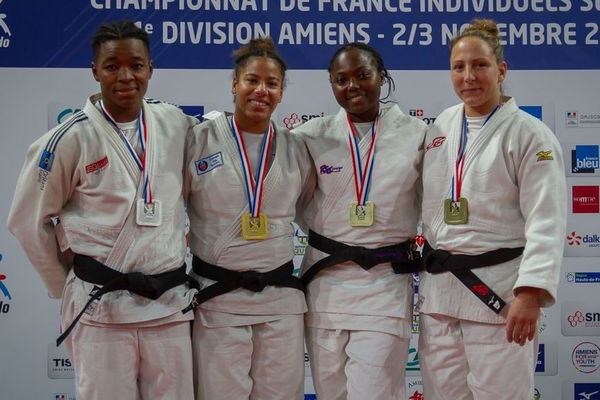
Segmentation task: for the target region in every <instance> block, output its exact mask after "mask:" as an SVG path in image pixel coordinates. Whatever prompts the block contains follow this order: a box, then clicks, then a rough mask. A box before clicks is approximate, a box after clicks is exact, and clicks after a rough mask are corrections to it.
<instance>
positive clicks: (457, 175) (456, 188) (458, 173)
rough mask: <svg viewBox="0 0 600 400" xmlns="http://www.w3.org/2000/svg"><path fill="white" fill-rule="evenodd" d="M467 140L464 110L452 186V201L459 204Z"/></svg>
mask: <svg viewBox="0 0 600 400" xmlns="http://www.w3.org/2000/svg"><path fill="white" fill-rule="evenodd" d="M498 108H500V106H499V105H498V106H496V108H494V110H493V111H492V112H491V113H490V115H488V116H487V118H486V119H485V121H484V122H483V125H482V126H485V124H487V122H488V121H489V120H490V118H492V115H494V113H495V112H496V110H498ZM467 139H468V128H467V117H466V115H465V112H464V110H463V117H462V132H461V135H460V143H459V144H458V154H457V156H456V162H455V163H454V175H453V176H452V184H451V188H450V189H451V199H452V201H453V202H455V203H458V201H459V199H460V192H461V190H462V182H463V167H464V165H465V158H466V153H467Z"/></svg>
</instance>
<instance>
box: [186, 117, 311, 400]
mask: <svg viewBox="0 0 600 400" xmlns="http://www.w3.org/2000/svg"><path fill="white" fill-rule="evenodd" d="M230 118H231V117H227V116H226V115H225V114H221V115H220V116H219V117H217V118H216V119H215V120H209V121H205V122H203V123H202V124H200V125H198V126H197V127H196V128H195V129H194V135H193V136H192V137H191V140H190V142H189V143H188V144H187V146H186V149H187V151H186V161H185V162H186V169H187V170H186V178H185V179H186V180H187V182H186V183H185V185H184V186H185V190H186V195H185V196H186V199H187V211H188V216H189V219H190V248H191V251H192V253H193V254H194V255H195V256H197V257H199V258H200V259H202V260H203V261H205V262H207V263H210V264H213V265H217V266H220V267H223V268H226V269H228V270H231V271H240V272H241V271H250V270H251V271H256V272H261V273H264V272H267V271H271V270H274V269H275V268H277V267H279V266H281V265H282V264H284V263H286V262H288V261H290V260H292V258H293V257H294V246H293V240H292V235H293V226H292V221H294V220H295V219H296V207H297V206H300V205H301V204H302V202H303V200H302V199H303V198H304V197H306V196H309V195H310V194H311V187H312V184H314V170H313V169H312V164H311V161H310V159H309V156H308V153H307V151H306V148H305V146H304V144H303V143H302V140H301V138H300V137H298V136H295V135H292V134H291V133H290V132H289V131H288V130H287V129H285V128H282V127H275V134H274V140H275V142H274V145H273V147H274V156H271V157H270V160H271V162H270V166H269V169H268V172H267V175H266V179H265V182H264V198H263V200H262V207H261V213H264V214H266V215H267V218H268V228H269V237H268V239H265V240H245V239H244V238H243V237H242V235H241V225H240V221H241V215H242V214H243V213H245V212H248V202H247V196H246V189H245V187H244V186H243V182H244V181H243V172H242V169H241V165H240V156H239V155H238V149H237V147H236V143H235V141H234V136H233V132H232V130H231V126H230ZM311 182H312V184H311ZM188 193H189V194H188ZM196 277H197V278H198V280H199V282H200V284H201V286H202V287H203V288H205V287H207V286H210V285H211V284H212V283H214V281H212V280H209V279H207V278H204V277H200V276H196ZM305 312H306V302H305V300H304V293H303V292H302V291H301V290H297V289H293V288H286V287H275V286H266V287H265V288H264V289H263V290H262V291H260V292H253V291H250V290H247V289H244V288H239V289H236V290H234V291H232V292H229V293H226V294H223V295H220V296H217V297H214V298H212V299H210V300H208V301H206V302H204V303H202V304H201V305H200V306H199V307H198V308H197V309H196V321H195V322H194V327H193V342H194V343H193V345H194V362H195V367H196V379H197V396H198V397H197V398H198V399H203V400H218V399H226V400H230V399H236V400H238V399H240V400H241V399H269V400H277V399H281V400H291V399H302V398H303V396H304V348H303V314H304V313H305Z"/></svg>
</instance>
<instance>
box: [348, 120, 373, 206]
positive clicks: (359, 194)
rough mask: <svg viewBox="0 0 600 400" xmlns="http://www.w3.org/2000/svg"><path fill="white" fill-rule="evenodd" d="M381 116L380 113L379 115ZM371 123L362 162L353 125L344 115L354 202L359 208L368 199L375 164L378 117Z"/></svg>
mask: <svg viewBox="0 0 600 400" xmlns="http://www.w3.org/2000/svg"><path fill="white" fill-rule="evenodd" d="M380 114H381V113H380ZM380 114H378V115H377V118H375V121H373V126H372V127H371V145H370V146H369V151H368V152H367V156H366V158H365V160H364V165H363V162H362V161H361V159H360V148H359V138H358V134H357V133H356V129H355V128H354V124H353V123H352V120H351V119H350V116H349V115H348V114H346V118H347V121H348V128H349V129H348V146H349V147H350V155H351V156H352V166H353V168H354V189H355V192H356V202H357V203H358V205H360V206H364V205H365V204H366V202H367V199H368V197H369V189H370V187H371V177H372V175H373V165H374V164H375V140H376V139H377V125H378V124H377V122H378V121H379V115H380Z"/></svg>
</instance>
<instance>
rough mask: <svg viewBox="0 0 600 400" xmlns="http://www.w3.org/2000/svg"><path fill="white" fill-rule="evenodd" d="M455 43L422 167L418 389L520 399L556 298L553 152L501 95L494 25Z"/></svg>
mask: <svg viewBox="0 0 600 400" xmlns="http://www.w3.org/2000/svg"><path fill="white" fill-rule="evenodd" d="M451 46H452V47H451V55H450V68H451V78H452V84H453V86H454V90H455V92H456V93H457V95H458V96H459V97H460V98H461V99H462V100H463V103H461V104H459V105H456V106H454V107H450V108H448V109H446V110H445V111H443V112H442V113H441V114H440V116H439V117H438V118H437V119H436V121H435V124H434V125H433V126H432V127H431V128H430V130H429V132H428V134H427V141H426V142H427V145H426V150H425V158H424V167H423V168H424V169H423V185H424V194H423V224H424V228H423V229H424V235H425V238H426V239H427V241H428V244H429V245H428V246H426V249H425V254H424V256H425V265H426V266H427V268H428V271H431V272H435V273H434V274H431V273H429V272H425V273H423V274H422V277H421V286H420V291H419V296H420V298H419V309H420V312H421V314H420V322H421V331H420V349H419V359H420V363H421V373H422V376H423V384H424V394H425V398H427V399H436V400H467V399H480V400H481V399H494V400H499V399H506V400H508V399H511V400H512V399H527V398H531V397H532V393H533V390H534V385H533V377H534V369H535V362H536V359H537V326H536V325H537V321H538V318H539V315H540V308H541V307H547V306H550V305H552V304H553V303H554V302H555V300H556V291H557V285H558V279H559V268H560V264H561V261H562V249H563V240H564V234H565V218H566V190H565V178H564V171H563V160H562V154H561V148H560V145H559V143H558V141H557V140H556V138H555V137H554V135H553V133H552V132H551V131H550V129H548V128H547V127H546V126H545V125H544V124H543V123H542V122H541V121H539V120H537V119H536V118H534V117H532V116H530V115H528V114H526V113H525V112H523V111H521V110H519V108H518V107H517V104H516V102H515V100H514V99H512V98H509V97H505V96H503V95H502V93H501V83H502V81H503V80H504V78H505V77H506V62H505V61H504V57H503V54H502V47H501V45H500V38H499V36H498V28H497V26H496V24H495V23H494V22H493V21H489V20H474V21H473V22H472V23H471V25H470V26H469V27H468V28H467V29H466V30H465V31H463V33H461V34H460V35H458V36H457V37H456V38H454V40H453V41H452V44H451ZM433 249H435V250H433ZM480 267H481V268H480ZM471 269H472V270H471ZM445 271H446V272H445ZM447 271H451V272H447Z"/></svg>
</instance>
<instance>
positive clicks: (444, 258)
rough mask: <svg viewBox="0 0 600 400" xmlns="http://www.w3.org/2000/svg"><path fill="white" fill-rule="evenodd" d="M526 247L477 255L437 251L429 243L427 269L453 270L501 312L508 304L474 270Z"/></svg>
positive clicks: (512, 256)
mask: <svg viewBox="0 0 600 400" xmlns="http://www.w3.org/2000/svg"><path fill="white" fill-rule="evenodd" d="M523 249H524V247H515V248H502V249H497V250H492V251H488V252H486V253H483V254H479V255H476V256H468V255H462V254H451V253H449V252H448V251H446V250H434V249H433V248H432V247H431V246H430V245H429V243H425V247H424V248H423V257H424V258H423V260H424V264H425V270H426V271H427V272H430V273H432V274H439V273H442V272H446V271H448V272H451V273H452V274H453V275H454V276H456V277H457V278H458V279H459V280H460V281H461V282H462V283H463V285H465V286H466V287H467V288H468V289H469V290H470V291H471V292H472V293H473V294H474V295H475V296H477V297H478V298H479V300H481V301H482V302H483V303H484V304H485V305H487V306H488V307H489V308H490V309H491V310H492V311H493V312H495V313H496V314H500V312H501V311H502V309H503V308H504V306H505V305H506V303H505V302H504V300H502V298H501V297H500V296H498V295H497V294H496V293H494V291H493V290H492V289H491V288H490V287H489V286H488V285H486V284H485V283H484V282H483V281H482V280H481V279H479V277H478V276H477V275H475V273H474V272H473V271H471V270H472V269H475V268H482V267H489V266H492V265H497V264H501V263H504V262H507V261H510V260H513V259H515V258H517V257H519V256H520V255H521V254H523Z"/></svg>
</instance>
